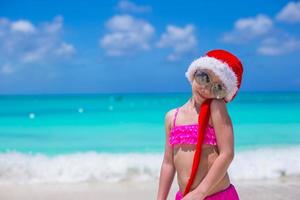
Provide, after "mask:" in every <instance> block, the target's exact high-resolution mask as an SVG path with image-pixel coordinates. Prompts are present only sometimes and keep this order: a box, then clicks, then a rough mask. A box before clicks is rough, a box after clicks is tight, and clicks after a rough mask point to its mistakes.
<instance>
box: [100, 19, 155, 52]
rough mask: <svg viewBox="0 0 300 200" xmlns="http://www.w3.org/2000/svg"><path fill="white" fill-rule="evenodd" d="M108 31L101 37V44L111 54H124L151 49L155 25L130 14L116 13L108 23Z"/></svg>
mask: <svg viewBox="0 0 300 200" xmlns="http://www.w3.org/2000/svg"><path fill="white" fill-rule="evenodd" d="M106 28H107V29H108V33H107V34H105V35H104V36H103V37H102V38H100V41H99V43H100V46H101V47H102V48H104V49H105V51H106V54H107V55H109V56H122V55H128V54H132V53H135V52H137V51H140V50H148V49H150V44H149V41H150V39H151V37H152V36H153V34H154V31H155V30H154V28H153V26H152V25H151V24H150V23H148V22H146V21H144V20H141V19H137V18H134V17H132V16H130V15H116V16H113V17H112V18H111V19H109V20H108V21H107V23H106Z"/></svg>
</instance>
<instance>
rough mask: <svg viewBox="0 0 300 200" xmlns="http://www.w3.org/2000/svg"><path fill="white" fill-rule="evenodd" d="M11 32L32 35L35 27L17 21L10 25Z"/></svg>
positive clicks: (22, 21) (23, 21)
mask: <svg viewBox="0 0 300 200" xmlns="http://www.w3.org/2000/svg"><path fill="white" fill-rule="evenodd" d="M11 30H12V31H17V32H22V33H34V32H35V27H34V26H33V24H32V23H31V22H29V21H27V20H18V21H16V22H12V23H11Z"/></svg>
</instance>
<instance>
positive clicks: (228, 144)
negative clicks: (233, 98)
mask: <svg viewBox="0 0 300 200" xmlns="http://www.w3.org/2000/svg"><path fill="white" fill-rule="evenodd" d="M210 108H211V117H212V122H213V126H214V129H215V132H216V137H217V144H218V148H219V155H218V157H217V158H216V160H215V161H214V163H213V164H212V166H211V168H210V170H209V171H208V173H207V175H206V176H205V177H204V179H203V180H202V181H201V183H200V184H199V185H198V186H197V188H195V192H196V193H198V194H202V195H203V196H204V197H205V196H207V195H208V193H209V191H210V190H211V189H213V188H214V187H215V186H216V185H217V183H218V182H219V181H221V179H222V178H223V177H224V176H225V174H226V172H227V169H228V167H229V165H230V163H231V161H232V160H233V157H234V138H233V128H232V122H231V119H230V117H229V115H228V112H227V108H226V105H225V102H224V101H223V100H217V99H216V100H215V99H214V100H213V101H212V102H211V107H210Z"/></svg>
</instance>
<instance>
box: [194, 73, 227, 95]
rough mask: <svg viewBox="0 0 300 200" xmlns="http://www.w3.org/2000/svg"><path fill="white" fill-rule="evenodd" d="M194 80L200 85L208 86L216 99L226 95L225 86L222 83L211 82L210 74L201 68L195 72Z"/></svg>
mask: <svg viewBox="0 0 300 200" xmlns="http://www.w3.org/2000/svg"><path fill="white" fill-rule="evenodd" d="M195 81H196V82H197V83H198V84H199V85H201V86H204V87H206V86H209V89H210V91H211V92H212V94H213V95H214V96H215V97H216V98H217V99H222V98H224V97H225V96H226V87H225V86H224V85H223V84H222V83H213V82H212V79H211V76H210V75H209V74H208V73H207V72H205V71H203V70H197V71H196V72H195Z"/></svg>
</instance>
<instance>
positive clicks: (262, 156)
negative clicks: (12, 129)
mask: <svg viewBox="0 0 300 200" xmlns="http://www.w3.org/2000/svg"><path fill="white" fill-rule="evenodd" d="M299 154H300V147H290V148H280V149H278V148H272V149H271V148H270V149H258V150H252V151H244V152H236V154H235V158H234V160H233V162H232V163H231V165H230V167H229V174H230V177H231V178H232V179H263V178H278V177H280V176H283V175H299V174H300V159H299V157H297V156H298V155H299ZM162 158H163V154H162V153H161V154H149V153H147V154H144V153H143V154H142V153H126V154H125V153H124V154H112V153H111V154H110V153H97V152H86V153H73V154H64V155H58V156H54V157H49V156H46V155H44V154H25V153H20V152H15V151H10V152H5V153H1V154H0V183H36V182H64V183H75V182H86V181H87V182H93V181H97V182H118V181H124V180H133V181H144V180H157V179H158V178H159V173H160V166H161V162H162Z"/></svg>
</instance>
